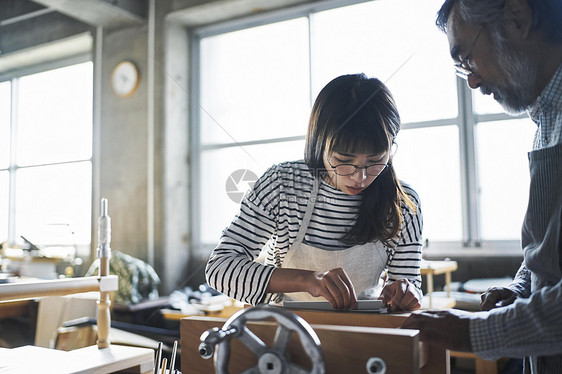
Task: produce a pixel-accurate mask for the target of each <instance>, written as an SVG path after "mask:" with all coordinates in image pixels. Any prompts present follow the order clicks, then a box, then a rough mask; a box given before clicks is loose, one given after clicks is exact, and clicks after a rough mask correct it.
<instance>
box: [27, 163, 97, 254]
mask: <svg viewBox="0 0 562 374" xmlns="http://www.w3.org/2000/svg"><path fill="white" fill-rule="evenodd" d="M16 184H17V188H16V236H17V237H19V236H20V235H23V236H25V237H26V238H28V239H29V240H31V241H32V242H34V243H37V244H42V245H46V244H65V245H66V244H89V243H90V222H91V204H92V201H91V199H92V198H91V193H92V191H91V189H92V188H91V186H92V166H91V163H90V162H89V161H87V162H79V163H72V164H63V165H53V166H41V167H30V168H25V169H20V170H18V172H17V173H16Z"/></svg>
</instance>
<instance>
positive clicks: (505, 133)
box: [476, 119, 537, 240]
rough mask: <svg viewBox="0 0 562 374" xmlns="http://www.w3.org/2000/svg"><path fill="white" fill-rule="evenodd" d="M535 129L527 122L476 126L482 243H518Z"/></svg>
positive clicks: (527, 192)
mask: <svg viewBox="0 0 562 374" xmlns="http://www.w3.org/2000/svg"><path fill="white" fill-rule="evenodd" d="M536 129H537V127H536V125H535V124H534V123H533V122H532V121H531V120H530V119H519V120H507V121H498V122H487V123H480V124H478V125H477V126H476V130H477V132H476V135H477V137H476V140H477V142H478V144H477V146H478V169H479V171H480V174H479V178H480V210H481V216H480V223H481V227H480V228H481V231H482V238H483V239H484V240H518V239H519V238H520V236H521V224H522V223H523V217H524V215H525V210H526V208H527V202H528V195H529V161H528V158H527V152H528V151H530V150H531V149H532V145H533V139H534V134H535V131H536Z"/></svg>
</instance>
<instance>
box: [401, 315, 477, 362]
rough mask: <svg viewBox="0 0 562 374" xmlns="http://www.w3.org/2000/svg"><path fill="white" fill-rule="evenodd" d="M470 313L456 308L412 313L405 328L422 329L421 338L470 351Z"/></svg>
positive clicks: (453, 348) (403, 326)
mask: <svg viewBox="0 0 562 374" xmlns="http://www.w3.org/2000/svg"><path fill="white" fill-rule="evenodd" d="M469 320H470V314H469V313H467V312H461V311H459V310H456V309H450V310H442V311H424V312H420V313H412V314H411V315H410V316H409V317H408V318H407V319H406V321H404V323H403V324H402V326H401V328H403V329H416V330H420V339H421V340H422V341H424V342H427V343H430V344H435V345H439V346H441V347H444V348H446V349H451V350H454V351H461V352H470V351H471V348H470V332H469Z"/></svg>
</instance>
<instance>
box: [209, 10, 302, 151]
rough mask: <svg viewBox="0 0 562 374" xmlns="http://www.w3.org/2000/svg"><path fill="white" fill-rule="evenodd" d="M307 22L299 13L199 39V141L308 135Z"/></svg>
mask: <svg viewBox="0 0 562 374" xmlns="http://www.w3.org/2000/svg"><path fill="white" fill-rule="evenodd" d="M308 83H309V76H308V22H307V20H306V19H304V18H299V19H295V20H291V21H286V22H279V23H274V24H271V25H267V26H261V27H256V28H251V29H246V30H242V31H236V32H231V33H227V34H222V35H219V36H214V37H208V38H205V39H203V40H202V41H201V110H200V116H201V122H200V123H201V128H200V130H201V142H202V143H203V144H209V143H234V142H243V141H248V140H256V139H264V138H275V137H284V136H294V135H304V134H305V132H306V124H307V121H308V113H309V107H310V94H309V84H308Z"/></svg>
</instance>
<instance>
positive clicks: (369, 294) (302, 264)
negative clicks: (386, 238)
mask: <svg viewBox="0 0 562 374" xmlns="http://www.w3.org/2000/svg"><path fill="white" fill-rule="evenodd" d="M318 189H319V180H318V179H316V178H315V179H314V183H313V186H312V191H311V194H310V199H309V200H308V203H307V206H306V210H305V214H304V218H303V221H302V224H301V226H300V228H299V232H298V234H297V237H296V239H295V241H294V242H293V244H292V245H291V246H290V248H289V250H288V251H287V255H286V256H285V259H284V261H283V264H282V265H281V267H282V268H293V269H303V270H313V271H327V270H331V269H334V268H338V267H341V268H343V269H344V270H345V272H346V273H347V275H348V276H349V279H350V280H351V283H352V284H353V287H354V288H355V293H356V295H357V296H358V299H376V298H377V297H378V296H379V294H380V290H381V287H380V286H379V287H377V286H378V284H379V279H380V277H381V274H382V272H383V271H384V269H385V267H386V263H387V260H388V255H387V253H386V249H385V246H384V245H383V244H382V243H381V242H380V241H377V242H374V243H372V242H369V243H366V244H361V245H356V246H353V247H350V248H347V249H343V250H331V251H330V250H325V249H321V248H316V247H313V246H310V245H307V244H304V243H303V242H302V241H303V239H304V235H305V233H306V229H307V228H308V224H309V222H310V217H311V216H312V212H313V211H314V204H315V202H316V197H317V195H318ZM283 300H298V301H318V300H326V299H325V298H324V297H313V296H311V295H310V294H309V293H307V292H290V293H286V294H284V297H283Z"/></svg>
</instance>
